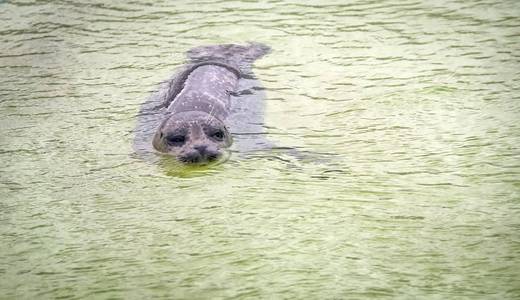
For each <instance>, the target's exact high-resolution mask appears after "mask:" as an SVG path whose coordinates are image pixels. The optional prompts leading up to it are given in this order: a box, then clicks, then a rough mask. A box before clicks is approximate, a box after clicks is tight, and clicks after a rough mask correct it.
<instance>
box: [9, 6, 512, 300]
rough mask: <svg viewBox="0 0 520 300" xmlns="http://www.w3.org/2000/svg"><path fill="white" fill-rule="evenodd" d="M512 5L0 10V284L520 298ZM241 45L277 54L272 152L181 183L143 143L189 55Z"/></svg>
mask: <svg viewBox="0 0 520 300" xmlns="http://www.w3.org/2000/svg"><path fill="white" fill-rule="evenodd" d="M519 15H520V7H519V6H518V4H517V2H515V1H502V2H496V1H490V0H482V1H476V2H464V1H458V2H457V1H446V2H419V1H413V0H410V1H408V0H407V1H393V0H390V1H384V2H351V3H346V2H344V1H332V0H331V1H325V2H322V3H320V4H313V3H309V2H306V3H302V2H301V1H292V0H283V1H267V2H252V1H240V0H238V1H231V2H230V1H216V2H215V1H213V2H211V1H195V2H193V1H191V2H190V1H175V3H173V2H157V1H138V2H121V1H116V2H110V3H107V2H100V1H94V2H92V1H90V2H84V1H59V2H52V1H51V2H49V1H43V2H42V1H31V0H24V1H14V2H12V1H7V2H3V3H1V4H0V20H1V21H0V25H1V26H0V71H1V72H2V76H0V87H1V88H0V116H1V117H0V128H1V130H2V132H1V135H0V220H1V221H2V226H1V227H0V228H1V229H0V231H1V233H2V237H3V243H2V246H1V247H0V259H1V260H2V262H3V263H4V264H3V265H2V266H1V267H0V273H2V275H3V277H2V281H1V282H0V289H1V290H2V293H3V296H4V297H6V298H40V297H44V298H60V297H62V298H85V297H102V298H128V297H135V295H139V297H141V298H162V299H171V298H176V299H192V298H251V297H253V298H338V299H344V298H353V299H357V298H367V297H368V298H370V297H377V296H379V297H399V296H402V295H405V296H408V297H409V298H424V297H428V296H430V297H431V295H433V297H437V298H446V299H453V298H477V299H478V298H500V299H516V298H518V297H519V295H520V294H519V293H520V292H519V290H518V288H517V287H518V286H519V282H520V278H519V275H518V271H517V269H518V267H517V266H518V261H519V259H520V257H519V255H518V253H520V248H519V245H518V234H517V232H518V229H519V228H520V224H519V221H518V217H517V216H518V212H519V211H520V208H519V202H518V191H519V187H520V183H519V180H518V178H519V176H520V165H519V164H518V159H519V158H520V152H519V151H518V149H519V143H520V139H519V137H520V127H519V126H518V125H517V124H518V121H517V120H518V119H519V115H520V105H519V103H520V102H518V100H520V96H519V91H520V87H519V86H518V84H517V83H518V81H519V78H520V77H519V76H520V73H519V72H518V71H517V70H518V69H519V63H520V61H519V58H520V46H519V43H518V38H519V32H518V28H519V27H520V18H519V17H518V16H519ZM246 41H260V42H263V43H266V44H268V45H269V46H270V47H271V48H272V49H273V51H272V52H271V53H270V54H269V55H268V56H266V57H264V58H263V59H261V60H259V61H258V62H256V64H255V68H254V72H255V75H256V76H257V77H258V78H259V79H260V82H261V83H262V85H263V87H262V92H265V94H266V112H265V124H264V127H263V129H265V131H266V133H263V134H262V136H265V137H266V138H268V139H269V140H270V141H271V142H273V144H274V145H275V147H274V149H273V150H270V151H261V152H256V153H254V154H251V155H248V156H245V157H242V156H240V155H238V154H239V153H233V154H232V156H231V157H230V159H229V160H228V161H227V162H226V163H223V164H219V165H218V166H214V167H211V168H198V169H189V170H182V171H179V170H177V171H176V173H175V172H173V174H172V172H171V166H168V164H167V163H166V164H164V163H163V164H161V163H154V162H149V161H142V160H140V159H137V158H136V157H134V156H132V153H133V150H132V147H131V144H132V139H133V132H132V130H133V128H134V125H135V124H134V123H135V118H136V117H135V115H136V114H137V113H138V107H139V105H140V104H141V102H142V101H144V100H145V99H146V98H147V97H148V96H149V94H150V91H151V90H155V89H156V88H157V85H158V84H159V83H160V82H162V81H164V80H165V79H167V78H169V77H170V76H171V73H172V72H173V70H174V69H175V68H177V67H178V66H180V65H181V64H182V63H183V60H184V57H185V56H184V52H185V51H186V50H188V49H190V48H191V47H194V46H199V45H202V44H213V43H229V42H237V43H244V42H246ZM246 137H247V135H243V136H241V138H246Z"/></svg>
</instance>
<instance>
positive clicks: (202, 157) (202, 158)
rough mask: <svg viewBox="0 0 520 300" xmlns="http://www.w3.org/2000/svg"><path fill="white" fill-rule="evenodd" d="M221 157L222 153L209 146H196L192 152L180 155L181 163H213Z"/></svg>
mask: <svg viewBox="0 0 520 300" xmlns="http://www.w3.org/2000/svg"><path fill="white" fill-rule="evenodd" d="M219 157H220V152H219V151H218V150H216V149H212V147H208V146H207V145H197V146H194V147H193V149H192V150H190V151H188V152H186V153H184V154H182V155H180V157H179V159H180V161H182V162H184V163H206V162H212V161H214V160H216V159H218V158H219Z"/></svg>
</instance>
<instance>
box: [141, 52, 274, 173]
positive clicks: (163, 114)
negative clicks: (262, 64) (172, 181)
mask: <svg viewBox="0 0 520 300" xmlns="http://www.w3.org/2000/svg"><path fill="white" fill-rule="evenodd" d="M269 50H270V49H269V47H267V46H265V45H263V44H259V43H250V44H249V45H246V46H241V45H235V44H225V45H213V46H201V47H197V48H194V49H191V50H190V51H188V53H187V56H188V58H189V63H188V64H187V65H186V66H184V67H183V68H182V70H181V71H180V72H178V73H177V74H176V75H175V76H174V77H173V78H172V79H171V80H169V81H168V82H166V86H165V87H163V91H162V92H161V93H160V95H159V96H158V97H155V99H153V100H155V101H150V102H149V103H147V105H144V107H143V109H142V111H141V116H140V123H142V124H141V125H143V126H144V127H143V128H140V129H138V130H137V132H136V150H143V148H146V147H143V145H142V144H143V142H146V143H151V145H152V146H153V149H155V150H156V151H158V152H160V153H164V154H168V155H171V156H173V157H175V158H176V159H177V160H178V161H179V162H181V163H184V164H206V163H209V162H213V161H218V160H221V159H224V158H226V157H227V156H228V149H229V147H230V146H231V145H232V143H233V137H232V134H231V132H230V130H229V127H230V125H232V124H236V120H233V118H234V116H236V115H235V114H233V113H232V109H233V108H234V107H237V104H238V106H240V105H241V104H240V103H234V102H236V101H238V100H240V99H239V98H237V97H235V96H234V95H236V94H237V93H240V89H242V88H243V85H244V84H243V81H248V80H250V79H251V70H250V69H251V65H252V63H253V62H254V61H255V60H256V59H258V58H260V57H262V56H264V55H265V54H266V53H268V52H269ZM257 100H258V99H257ZM158 102H159V103H158ZM153 104H155V105H153ZM251 121H254V120H251ZM150 125H155V126H154V127H155V129H154V131H155V132H154V133H152V132H151V130H150V128H149V127H150ZM147 127H148V128H147ZM150 135H151V136H153V137H152V138H151V141H150ZM139 144H140V145H139Z"/></svg>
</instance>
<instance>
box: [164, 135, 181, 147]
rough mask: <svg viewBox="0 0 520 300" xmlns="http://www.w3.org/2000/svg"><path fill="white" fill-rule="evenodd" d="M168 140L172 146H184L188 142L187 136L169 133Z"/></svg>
mask: <svg viewBox="0 0 520 300" xmlns="http://www.w3.org/2000/svg"><path fill="white" fill-rule="evenodd" d="M166 142H167V143H168V145H170V146H182V144H184V142H186V137H185V136H184V135H169V136H167V137H166Z"/></svg>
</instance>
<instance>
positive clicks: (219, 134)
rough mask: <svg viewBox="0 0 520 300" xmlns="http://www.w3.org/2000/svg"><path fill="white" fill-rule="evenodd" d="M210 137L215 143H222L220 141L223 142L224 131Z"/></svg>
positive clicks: (214, 133)
mask: <svg viewBox="0 0 520 300" xmlns="http://www.w3.org/2000/svg"><path fill="white" fill-rule="evenodd" d="M211 137H212V138H214V139H215V140H217V141H222V140H224V131H222V130H217V131H215V132H213V133H212V134H211Z"/></svg>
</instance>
